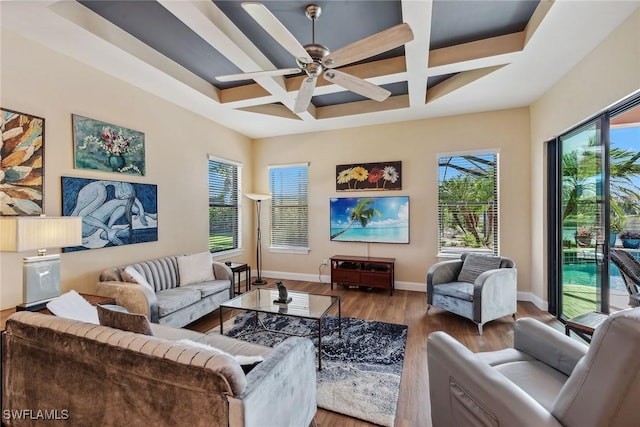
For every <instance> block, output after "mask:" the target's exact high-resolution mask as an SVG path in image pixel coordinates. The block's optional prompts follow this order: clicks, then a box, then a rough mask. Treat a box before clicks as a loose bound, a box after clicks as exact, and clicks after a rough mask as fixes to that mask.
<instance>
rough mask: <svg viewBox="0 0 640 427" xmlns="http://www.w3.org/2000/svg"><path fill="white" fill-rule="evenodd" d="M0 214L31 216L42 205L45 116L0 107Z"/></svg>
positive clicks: (39, 212)
mask: <svg viewBox="0 0 640 427" xmlns="http://www.w3.org/2000/svg"><path fill="white" fill-rule="evenodd" d="M0 134H2V141H0V216H3V215H6V216H18V215H19V216H31V215H40V214H42V213H43V206H44V119H43V118H42V117H36V116H32V115H30V114H25V113H19V112H17V111H12V110H8V109H6V108H0Z"/></svg>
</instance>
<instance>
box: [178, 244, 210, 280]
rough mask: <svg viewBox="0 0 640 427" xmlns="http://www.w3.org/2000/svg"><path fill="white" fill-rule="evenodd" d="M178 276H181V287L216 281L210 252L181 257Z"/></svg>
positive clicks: (179, 258)
mask: <svg viewBox="0 0 640 427" xmlns="http://www.w3.org/2000/svg"><path fill="white" fill-rule="evenodd" d="M178 275H179V276H180V286H184V285H192V284H194V283H201V282H210V281H212V280H215V279H216V277H215V276H214V274H213V265H212V264H211V254H210V253H209V252H202V253H199V254H193V255H183V256H179V257H178Z"/></svg>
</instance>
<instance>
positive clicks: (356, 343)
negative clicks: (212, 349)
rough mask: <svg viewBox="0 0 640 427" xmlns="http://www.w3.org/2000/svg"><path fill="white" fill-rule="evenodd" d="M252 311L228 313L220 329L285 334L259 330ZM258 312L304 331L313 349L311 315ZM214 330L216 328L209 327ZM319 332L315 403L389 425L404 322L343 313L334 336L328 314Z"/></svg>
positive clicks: (261, 338)
mask: <svg viewBox="0 0 640 427" xmlns="http://www.w3.org/2000/svg"><path fill="white" fill-rule="evenodd" d="M255 316H256V314H255V313H245V314H241V315H239V316H237V317H236V318H234V319H231V321H229V322H228V323H225V335H228V336H230V337H237V338H239V339H242V340H245V341H250V342H254V343H257V344H261V345H265V346H269V347H273V346H275V345H276V344H278V343H279V342H281V341H283V340H284V339H286V338H287V336H286V335H283V334H277V333H273V332H267V331H263V330H262V327H261V326H257V325H256V323H257V322H256V321H255ZM259 316H260V320H261V321H262V323H263V324H264V326H265V327H266V328H267V329H275V330H278V331H286V332H288V333H294V334H297V335H309V338H311V339H312V341H313V343H314V344H315V345H316V351H317V346H318V339H317V337H318V323H317V322H316V321H311V320H306V319H297V318H293V317H287V316H275V315H271V314H265V313H260V315H259ZM259 329H260V330H259ZM215 331H218V328H215V329H214V330H213V331H211V332H210V333H214V332H215ZM247 332H256V333H251V334H247ZM322 332H323V333H322V370H320V371H318V372H317V378H318V406H319V407H320V408H323V409H327V410H329V411H333V412H338V413H341V414H345V415H348V416H350V417H354V418H359V419H362V420H365V421H368V422H371V423H374V424H378V425H382V426H390V427H391V426H393V425H394V422H395V418H396V409H397V406H398V394H399V392H400V378H401V375H402V364H403V361H404V349H405V345H406V342H407V326H405V325H397V324H393V323H384V322H373V321H367V320H362V319H354V318H350V317H343V318H342V337H339V336H338V318H337V317H336V316H327V317H325V319H324V321H323V324H322Z"/></svg>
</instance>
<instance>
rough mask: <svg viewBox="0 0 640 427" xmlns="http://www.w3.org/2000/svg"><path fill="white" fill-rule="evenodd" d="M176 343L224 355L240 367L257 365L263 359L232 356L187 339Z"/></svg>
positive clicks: (260, 357) (259, 357)
mask: <svg viewBox="0 0 640 427" xmlns="http://www.w3.org/2000/svg"><path fill="white" fill-rule="evenodd" d="M178 342H179V343H180V344H185V345H189V346H191V347H198V348H201V349H204V350H209V351H212V352H214V353H217V354H224V355H227V356H229V357H231V358H233V359H235V360H236V361H237V362H238V363H239V364H240V365H253V364H254V363H258V362H262V361H263V360H264V357H262V356H243V355H233V354H229V353H227V352H226V351H224V350H220V349H219V348H216V347H214V346H212V345H209V344H204V343H201V342H197V341H191V340H188V339H181V340H178Z"/></svg>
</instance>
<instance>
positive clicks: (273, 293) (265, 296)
mask: <svg viewBox="0 0 640 427" xmlns="http://www.w3.org/2000/svg"><path fill="white" fill-rule="evenodd" d="M289 296H290V297H291V298H292V301H291V302H290V303H289V304H279V303H274V302H273V301H274V300H276V299H278V290H277V289H272V288H261V289H253V290H251V291H249V292H246V293H244V294H242V295H238V296H237V297H235V298H233V299H231V300H229V301H225V302H223V303H222V304H220V309H219V310H218V311H219V313H220V334H221V335H223V334H224V331H223V323H224V322H223V316H222V311H223V308H229V309H236V310H244V311H254V312H256V319H257V320H258V322H259V323H260V324H261V325H262V327H263V328H264V330H266V331H269V332H275V333H278V334H283V335H292V336H299V335H296V334H292V333H289V332H283V331H278V330H273V329H267V328H266V327H265V325H264V324H263V323H262V322H261V321H260V320H259V319H258V316H257V313H271V314H278V315H281V316H289V317H297V318H300V319H309V320H315V321H317V322H318V370H320V369H322V319H323V318H324V317H325V316H326V315H327V313H328V312H329V310H331V308H333V307H334V306H335V305H336V303H337V305H338V336H340V337H342V307H341V305H340V297H339V296H337V295H322V294H310V293H307V292H299V291H289ZM311 306H313V309H312V308H311Z"/></svg>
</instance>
